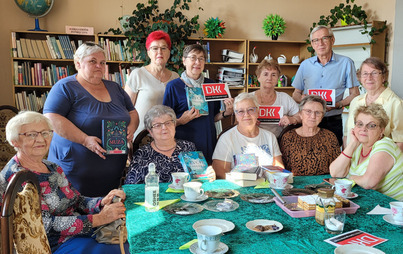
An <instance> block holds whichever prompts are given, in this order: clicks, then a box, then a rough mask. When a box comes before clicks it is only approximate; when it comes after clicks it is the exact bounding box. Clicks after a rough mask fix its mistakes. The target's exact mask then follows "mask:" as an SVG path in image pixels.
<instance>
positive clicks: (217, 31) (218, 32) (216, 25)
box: [203, 17, 225, 38]
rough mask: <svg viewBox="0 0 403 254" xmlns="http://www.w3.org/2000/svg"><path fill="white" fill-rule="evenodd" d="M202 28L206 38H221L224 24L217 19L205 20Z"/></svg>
mask: <svg viewBox="0 0 403 254" xmlns="http://www.w3.org/2000/svg"><path fill="white" fill-rule="evenodd" d="M204 27H205V28H204V30H203V31H204V35H205V36H206V37H207V38H222V37H223V35H224V32H225V22H224V21H223V20H220V19H218V17H217V18H213V17H211V18H209V19H208V20H206V22H205V23H204Z"/></svg>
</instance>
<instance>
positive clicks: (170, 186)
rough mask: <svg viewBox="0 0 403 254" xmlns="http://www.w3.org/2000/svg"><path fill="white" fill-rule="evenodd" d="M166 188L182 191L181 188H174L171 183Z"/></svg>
mask: <svg viewBox="0 0 403 254" xmlns="http://www.w3.org/2000/svg"><path fill="white" fill-rule="evenodd" d="M168 187H169V188H171V189H174V190H183V188H179V187H175V186H174V185H173V184H172V183H171V184H170V185H168Z"/></svg>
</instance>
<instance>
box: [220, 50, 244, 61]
mask: <svg viewBox="0 0 403 254" xmlns="http://www.w3.org/2000/svg"><path fill="white" fill-rule="evenodd" d="M221 56H222V61H223V62H227V63H243V58H244V54H243V53H240V52H237V51H234V50H230V49H223V50H221Z"/></svg>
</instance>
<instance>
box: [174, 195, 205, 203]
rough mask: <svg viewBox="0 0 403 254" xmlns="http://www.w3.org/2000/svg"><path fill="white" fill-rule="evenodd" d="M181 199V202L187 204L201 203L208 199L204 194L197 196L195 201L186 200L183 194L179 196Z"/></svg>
mask: <svg viewBox="0 0 403 254" xmlns="http://www.w3.org/2000/svg"><path fill="white" fill-rule="evenodd" d="M181 199H182V200H183V201H187V202H202V201H204V200H206V199H208V196H207V195H206V194H203V195H201V196H199V197H198V198H197V199H188V198H186V196H185V194H183V195H182V196H181Z"/></svg>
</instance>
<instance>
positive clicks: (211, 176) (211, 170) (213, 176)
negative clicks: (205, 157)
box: [206, 166, 216, 182]
mask: <svg viewBox="0 0 403 254" xmlns="http://www.w3.org/2000/svg"><path fill="white" fill-rule="evenodd" d="M206 174H207V177H208V179H209V181H210V182H213V181H215V180H216V174H215V171H214V168H213V166H208V167H207V170H206Z"/></svg>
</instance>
